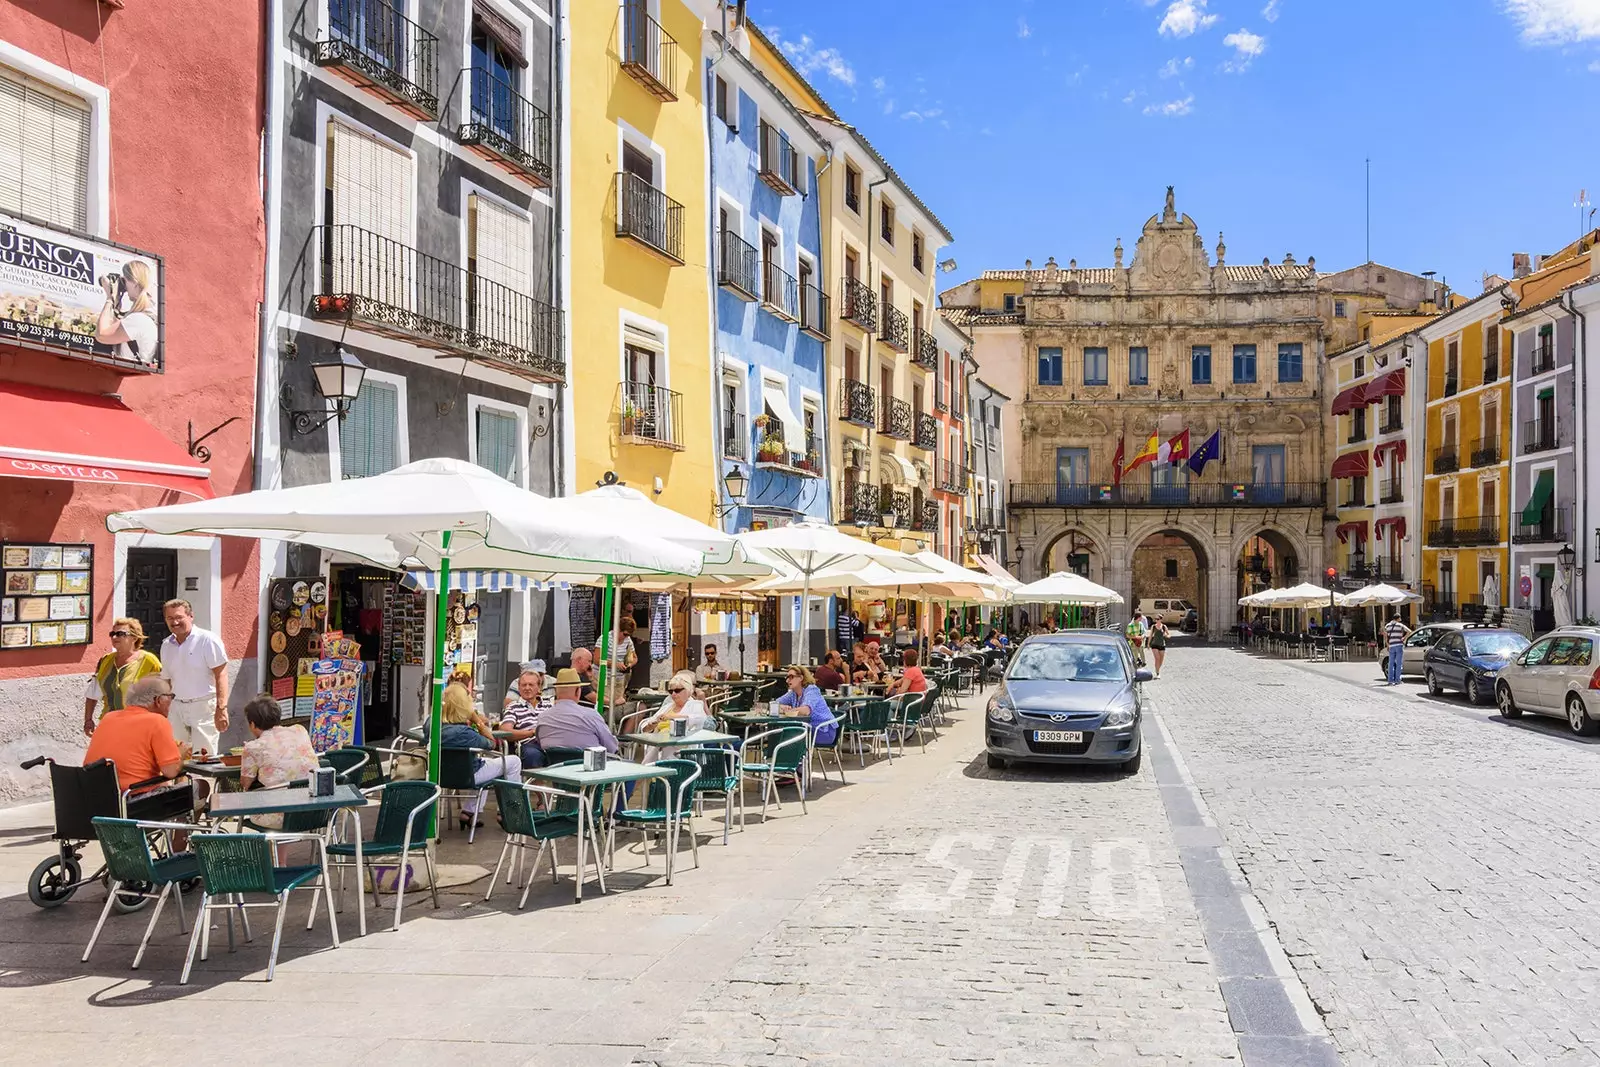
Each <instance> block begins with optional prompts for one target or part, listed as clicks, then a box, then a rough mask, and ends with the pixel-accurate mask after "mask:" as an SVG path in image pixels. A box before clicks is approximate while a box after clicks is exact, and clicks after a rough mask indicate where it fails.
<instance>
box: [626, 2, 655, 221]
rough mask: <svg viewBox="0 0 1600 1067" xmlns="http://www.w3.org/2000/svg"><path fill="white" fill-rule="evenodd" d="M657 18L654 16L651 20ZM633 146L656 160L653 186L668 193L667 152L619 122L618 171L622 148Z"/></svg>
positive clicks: (646, 137) (627, 123) (645, 136)
mask: <svg viewBox="0 0 1600 1067" xmlns="http://www.w3.org/2000/svg"><path fill="white" fill-rule="evenodd" d="M654 17H655V16H654V15H652V16H651V18H654ZM624 144H632V145H633V147H635V148H637V149H640V150H641V151H643V152H644V153H646V154H647V155H649V156H650V158H651V159H653V160H655V166H654V167H653V168H652V170H654V172H655V181H654V182H653V185H654V187H655V188H656V189H658V190H660V191H661V192H663V193H664V192H666V191H667V150H666V149H665V148H662V147H661V146H660V145H658V144H656V143H655V142H654V141H652V140H651V139H650V138H649V137H648V136H647V135H646V134H644V133H643V132H642V131H640V130H638V129H636V128H635V127H634V126H632V125H631V124H630V123H629V122H628V121H627V120H626V119H618V120H617V170H619V171H620V170H622V146H623V145H624Z"/></svg>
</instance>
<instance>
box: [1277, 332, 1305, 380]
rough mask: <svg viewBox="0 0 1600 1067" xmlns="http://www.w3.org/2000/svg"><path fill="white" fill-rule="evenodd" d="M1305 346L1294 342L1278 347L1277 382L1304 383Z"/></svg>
mask: <svg viewBox="0 0 1600 1067" xmlns="http://www.w3.org/2000/svg"><path fill="white" fill-rule="evenodd" d="M1305 373H1306V371H1305V346H1304V345H1302V344H1301V343H1300V342H1298V341H1296V342H1294V343H1292V344H1281V345H1279V346H1278V381H1280V382H1301V381H1305Z"/></svg>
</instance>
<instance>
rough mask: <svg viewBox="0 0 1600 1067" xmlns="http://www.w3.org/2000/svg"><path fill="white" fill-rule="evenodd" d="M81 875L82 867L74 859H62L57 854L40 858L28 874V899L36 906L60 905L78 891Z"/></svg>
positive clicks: (54, 906)
mask: <svg viewBox="0 0 1600 1067" xmlns="http://www.w3.org/2000/svg"><path fill="white" fill-rule="evenodd" d="M82 877H83V868H81V867H79V866H78V861H77V860H75V859H67V860H63V859H62V858H61V856H60V855H59V854H58V855H55V856H51V857H50V858H49V859H46V860H40V861H39V866H37V867H35V868H34V869H33V873H32V874H31V875H29V876H28V899H29V900H31V901H33V904H34V907H37V908H57V907H60V906H61V905H63V904H65V903H66V902H67V901H69V900H71V899H72V894H74V893H76V892H77V891H78V880H79V879H80V878H82Z"/></svg>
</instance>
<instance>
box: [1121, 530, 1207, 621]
mask: <svg viewBox="0 0 1600 1067" xmlns="http://www.w3.org/2000/svg"><path fill="white" fill-rule="evenodd" d="M1131 569H1132V572H1133V575H1132V576H1133V589H1132V591H1133V599H1132V600H1130V601H1129V603H1128V612H1129V613H1130V614H1131V613H1132V612H1133V611H1134V609H1136V608H1137V607H1138V606H1139V602H1140V601H1141V600H1154V599H1163V600H1166V599H1172V598H1177V599H1181V600H1186V601H1188V602H1189V603H1190V604H1193V605H1194V607H1195V610H1196V611H1197V612H1198V613H1199V615H1200V625H1201V627H1202V628H1205V627H1207V626H1208V625H1209V622H1208V620H1209V619H1210V617H1211V611H1210V608H1211V602H1210V601H1211V560H1210V557H1209V555H1208V554H1207V552H1206V547H1205V545H1203V544H1202V543H1201V542H1200V539H1199V538H1197V537H1195V536H1194V535H1193V534H1190V533H1187V532H1185V531H1183V530H1175V529H1163V530H1157V531H1156V532H1154V533H1152V534H1149V535H1148V536H1146V537H1145V538H1144V540H1142V541H1140V542H1139V543H1138V544H1137V545H1135V546H1134V549H1133V554H1132V568H1131Z"/></svg>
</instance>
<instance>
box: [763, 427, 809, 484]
mask: <svg viewBox="0 0 1600 1067" xmlns="http://www.w3.org/2000/svg"><path fill="white" fill-rule="evenodd" d="M756 466H757V467H761V468H764V469H767V470H778V471H782V472H784V473H786V474H798V475H801V476H802V477H806V478H820V477H822V445H821V443H820V442H819V441H818V440H817V435H816V434H811V433H808V434H806V435H805V439H804V440H801V441H790V440H788V438H787V437H786V436H785V435H784V432H783V426H782V425H781V424H773V423H769V424H768V425H766V426H764V427H762V428H761V443H760V444H758V445H757V446H756Z"/></svg>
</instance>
